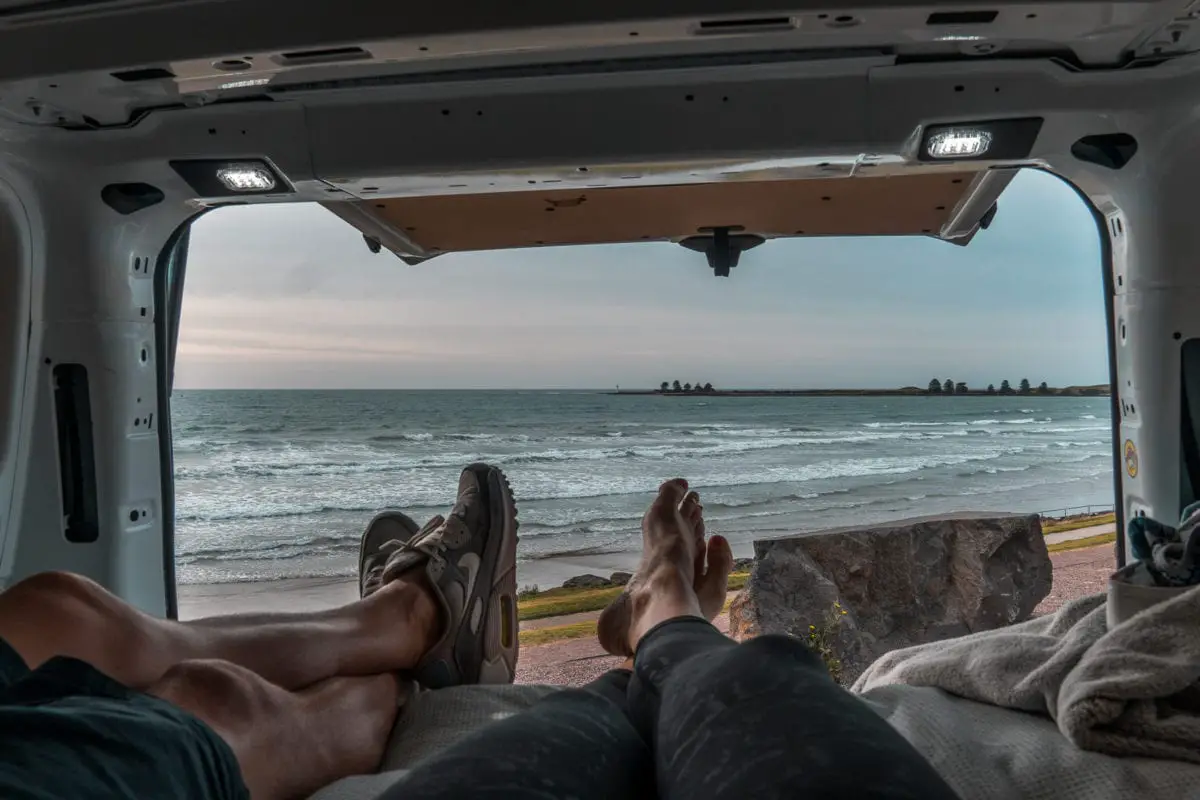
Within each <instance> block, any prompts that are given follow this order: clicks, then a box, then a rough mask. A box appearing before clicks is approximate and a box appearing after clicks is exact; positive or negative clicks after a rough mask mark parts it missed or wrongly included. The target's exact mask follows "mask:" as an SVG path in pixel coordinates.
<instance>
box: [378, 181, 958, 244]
mask: <svg viewBox="0 0 1200 800" xmlns="http://www.w3.org/2000/svg"><path fill="white" fill-rule="evenodd" d="M971 178H972V173H949V172H939V173H922V174H915V175H899V176H889V177H879V178H861V177H855V178H833V179H808V180H796V181H754V182H728V183H709V184H690V185H679V186H639V187H616V188H603V189H585V190H556V191H527V192H510V193H503V194H472V195H442V196H433V197H408V198H392V199H383V198H381V199H379V200H371V201H364V202H362V203H361V207H362V208H363V209H364V210H370V212H371V213H372V214H373V215H375V216H377V217H378V218H380V219H381V220H382V221H384V222H386V223H387V224H389V225H390V226H392V227H394V228H395V229H396V230H399V231H403V232H404V233H405V235H406V236H408V237H409V238H410V239H412V240H413V241H414V242H416V243H417V244H419V245H421V246H422V247H423V248H425V249H426V250H429V251H437V252H453V251H459V250H497V249H504V248H511V247H530V246H536V245H565V244H601V243H608V242H631V241H640V240H660V239H678V238H681V237H685V236H692V235H695V234H696V233H698V232H701V231H703V229H705V228H710V227H714V226H730V227H732V226H741V228H742V229H744V230H745V231H747V232H749V233H758V234H762V235H765V236H872V235H884V236H887V235H906V234H922V233H935V234H936V233H937V232H938V231H939V230H940V229H941V227H942V225H943V224H944V223H945V222H946V219H947V217H948V216H949V214H950V213H951V211H952V210H953V209H954V206H955V204H956V203H957V202H958V201H959V199H960V198H961V197H962V195H963V193H964V192H965V191H966V189H967V187H968V186H969V185H970V183H971Z"/></svg>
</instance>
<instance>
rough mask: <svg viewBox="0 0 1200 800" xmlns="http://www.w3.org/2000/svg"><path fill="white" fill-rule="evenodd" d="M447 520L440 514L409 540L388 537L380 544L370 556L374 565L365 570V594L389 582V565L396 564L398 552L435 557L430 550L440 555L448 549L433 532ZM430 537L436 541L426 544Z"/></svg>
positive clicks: (363, 577) (363, 580)
mask: <svg viewBox="0 0 1200 800" xmlns="http://www.w3.org/2000/svg"><path fill="white" fill-rule="evenodd" d="M445 521H446V520H445V517H443V516H442V515H441V514H438V515H436V516H434V517H432V518H431V519H430V520H429V521H428V522H426V523H425V525H424V526H423V527H422V528H421V529H420V530H419V531H417V532H416V533H414V534H413V536H412V538H411V539H409V540H408V541H407V542H405V541H402V540H400V539H388V540H387V541H386V542H384V543H383V544H381V545H379V549H378V550H376V551H375V552H374V553H372V554H371V556H370V560H371V562H372V566H371V567H370V568H368V569H367V570H366V571H365V572H363V576H362V589H363V596H364V597H365V596H366V595H369V594H371V593H372V592H374V591H375V590H376V589H378V588H379V587H380V586H382V585H383V584H384V583H386V582H387V580H386V579H387V578H388V575H387V572H388V567H389V566H391V565H394V564H395V563H396V562H397V561H398V560H399V559H398V558H397V556H396V554H397V553H402V552H403V553H410V552H411V553H418V554H421V555H425V556H430V557H433V556H434V555H435V553H434V552H429V551H430V550H435V551H436V555H438V556H439V557H440V555H441V554H442V553H444V552H445V550H446V547H445V544H444V543H443V542H442V539H441V537H440V536H439V537H434V536H431V534H433V533H434V531H436V530H437V529H438V528H440V527H441V526H442V525H444V524H445ZM428 539H434V540H435V541H433V542H430V543H428V544H425V542H426V540H428ZM422 545H424V547H425V549H422ZM439 545H441V547H440V550H438V549H437V548H438V546H439Z"/></svg>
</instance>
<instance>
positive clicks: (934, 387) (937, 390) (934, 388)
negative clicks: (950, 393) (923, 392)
mask: <svg viewBox="0 0 1200 800" xmlns="http://www.w3.org/2000/svg"><path fill="white" fill-rule="evenodd" d="M929 393H930V394H941V393H942V382H941V381H939V380H938V379H937V378H934V379H933V380H931V381H930V382H929Z"/></svg>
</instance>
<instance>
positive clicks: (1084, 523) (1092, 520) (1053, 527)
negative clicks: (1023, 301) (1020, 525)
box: [1042, 514, 1117, 534]
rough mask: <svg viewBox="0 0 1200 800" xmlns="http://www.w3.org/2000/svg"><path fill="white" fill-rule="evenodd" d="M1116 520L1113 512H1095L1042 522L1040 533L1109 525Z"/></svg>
mask: <svg viewBox="0 0 1200 800" xmlns="http://www.w3.org/2000/svg"><path fill="white" fill-rule="evenodd" d="M1116 521H1117V516H1116V515H1115V514H1096V515H1095V516H1091V517H1077V518H1075V519H1068V520H1064V521H1062V522H1043V523H1042V533H1043V534H1046V533H1063V532H1064V531H1074V530H1079V529H1080V528H1090V527H1092V526H1093V525H1111V524H1113V523H1115V522H1116Z"/></svg>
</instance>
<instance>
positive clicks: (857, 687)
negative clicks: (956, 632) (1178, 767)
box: [852, 587, 1200, 763]
mask: <svg viewBox="0 0 1200 800" xmlns="http://www.w3.org/2000/svg"><path fill="white" fill-rule="evenodd" d="M891 684H906V685H910V686H928V687H934V688H939V689H942V690H944V691H947V692H950V693H952V694H955V695H958V696H960V697H965V698H968V699H971V700H977V701H979V702H983V703H990V704H992V705H997V706H1002V707H1005V708H1012V709H1019V710H1022V711H1031V712H1036V713H1039V714H1044V715H1048V716H1049V717H1051V718H1052V719H1053V720H1054V721H1055V722H1056V723H1057V725H1058V728H1059V730H1060V731H1061V732H1062V733H1063V735H1064V736H1066V737H1067V738H1068V739H1070V740H1071V741H1072V742H1074V743H1075V744H1076V745H1077V746H1078V747H1080V748H1082V749H1085V750H1092V751H1096V752H1100V753H1106V754H1108V755H1114V756H1143V757H1149V758H1165V759H1173V760H1177V761H1190V762H1193V763H1200V587H1196V588H1194V589H1191V590H1188V591H1186V592H1183V593H1180V594H1178V595H1176V596H1175V597H1173V598H1171V599H1170V600H1167V601H1165V602H1162V603H1160V604H1158V605H1155V606H1153V607H1151V608H1149V609H1147V610H1145V611H1142V612H1140V613H1138V614H1137V615H1135V616H1133V617H1131V618H1130V619H1128V620H1126V621H1124V622H1122V623H1120V624H1118V625H1116V626H1115V627H1113V628H1112V629H1111V630H1109V629H1108V627H1107V625H1106V623H1105V597H1104V595H1097V596H1094V597H1087V598H1083V599H1081V600H1076V601H1074V602H1072V603H1069V604H1068V605H1066V606H1063V608H1061V609H1060V610H1059V611H1058V612H1057V613H1055V614H1053V615H1050V616H1045V617H1040V618H1037V619H1032V620H1029V621H1028V622H1023V623H1020V624H1018V625H1013V626H1011V627H1008V628H1001V629H998V630H991V631H982V632H980V633H976V634H972V635H969V636H965V637H962V638H958V639H951V640H948V641H944V642H934V643H932V644H925V645H918V646H916V647H909V648H905V649H903V650H897V651H894V652H892V653H888V654H887V655H885V656H883V657H882V658H880V659H879V660H878V661H876V662H875V663H874V664H872V665H871V666H870V667H868V668H867V671H866V672H864V673H863V674H862V675H861V676H860V677H859V679H858V680H857V681H856V682H855V684H854V687H853V689H852V691H854V692H856V693H862V692H867V691H870V690H872V689H875V688H877V687H881V686H887V685H891Z"/></svg>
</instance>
